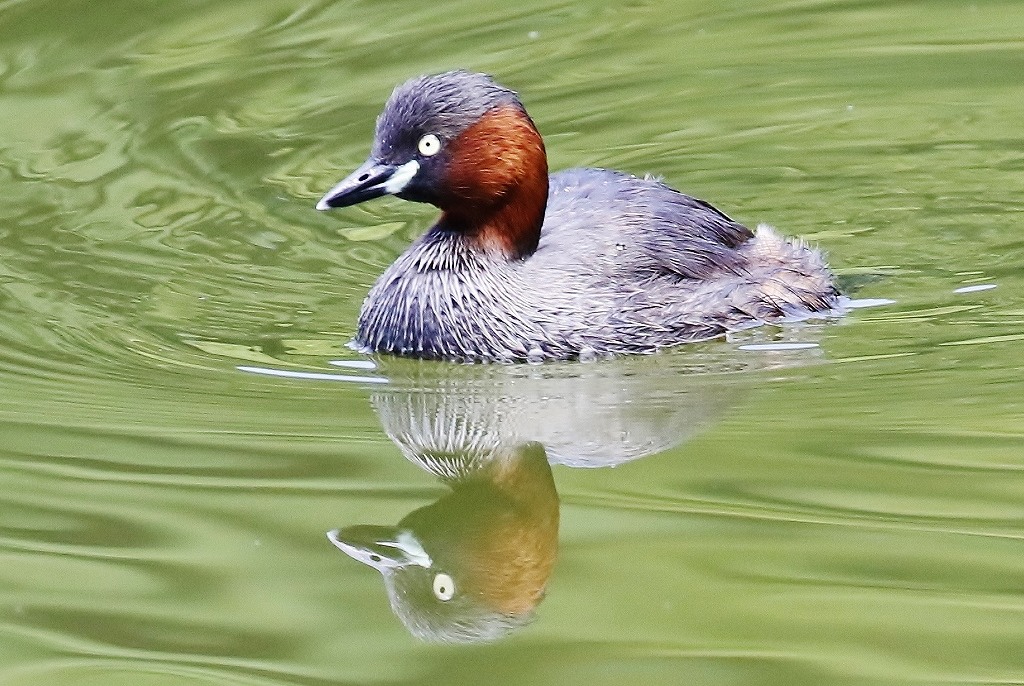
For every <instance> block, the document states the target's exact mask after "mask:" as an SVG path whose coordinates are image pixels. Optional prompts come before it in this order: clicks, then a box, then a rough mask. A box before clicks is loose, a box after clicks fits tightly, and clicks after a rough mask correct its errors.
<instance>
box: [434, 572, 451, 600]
mask: <svg viewBox="0 0 1024 686" xmlns="http://www.w3.org/2000/svg"><path fill="white" fill-rule="evenodd" d="M434 596H435V597H436V598H437V599H438V600H441V601H444V602H447V601H449V600H451V599H452V598H453V597H454V596H455V582H454V581H452V578H451V577H450V576H448V575H447V574H438V575H437V576H435V577H434Z"/></svg>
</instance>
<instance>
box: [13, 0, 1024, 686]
mask: <svg viewBox="0 0 1024 686" xmlns="http://www.w3.org/2000/svg"><path fill="white" fill-rule="evenodd" d="M452 67H468V68H473V69H480V70H486V71H489V72H491V73H494V74H495V75H496V76H497V77H498V78H499V79H500V80H501V81H502V82H503V83H505V84H507V85H509V86H510V87H513V88H515V89H517V90H518V91H519V92H520V93H521V94H522V97H523V100H524V102H525V104H526V106H527V107H528V109H529V110H530V112H531V114H532V116H533V117H534V119H535V120H536V122H537V124H538V126H539V128H540V130H541V132H542V133H543V134H544V136H545V138H546V141H547V146H548V151H549V155H550V159H551V165H552V167H553V168H562V167H567V166H578V165H597V166H608V167H615V168H621V169H625V170H628V171H631V172H635V173H648V172H650V173H655V174H658V175H661V176H663V177H664V178H665V179H666V181H668V182H669V183H671V184H672V185H674V186H676V187H679V188H682V189H684V190H686V191H688V192H690V193H691V194H694V195H697V196H699V197H703V198H706V199H708V200H710V201H712V202H714V203H715V204H716V205H718V206H719V207H720V208H721V209H723V210H724V211H726V212H728V213H729V214H730V215H732V216H734V217H735V218H737V219H738V220H741V221H744V222H746V223H749V224H755V223H757V222H759V221H766V222H770V223H772V224H775V225H777V226H778V227H779V228H780V229H781V230H783V231H784V232H786V233H789V234H795V235H800V236H803V237H804V238H805V239H807V240H808V241H811V242H813V243H815V244H818V245H820V246H821V247H822V248H824V249H825V250H826V251H827V253H828V255H829V259H830V261H831V263H832V264H833V265H834V266H835V268H836V270H837V272H838V273H839V274H840V275H841V277H842V279H843V283H844V285H845V287H846V288H847V290H848V292H849V293H850V294H851V295H852V296H853V297H856V298H862V299H885V300H891V301H893V302H892V303H891V304H888V305H884V306H876V307H869V308H864V309H859V310H855V311H853V312H851V314H850V315H849V316H847V317H846V318H844V319H843V320H842V321H839V322H834V323H830V324H809V325H802V326H794V327H788V328H786V329H763V330H760V331H757V332H749V333H747V334H744V335H741V336H736V337H734V338H731V339H730V340H728V341H717V342H712V343H708V344H700V345H694V346H689V347H685V348H682V349H680V350H678V351H674V352H671V353H666V354H664V355H659V356H657V357H653V358H647V359H644V360H619V361H613V362H607V363H600V364H595V365H547V366H543V367H521V368H494V369H489V370H485V371H481V370H480V369H479V368H473V369H465V368H459V367H455V366H452V365H442V364H430V363H416V362H400V361H399V362H395V361H383V362H381V363H379V364H377V365H374V366H372V367H371V365H368V364H366V363H367V362H368V360H367V358H363V357H361V356H359V355H356V354H355V353H353V352H352V351H351V350H349V349H347V348H346V347H345V343H346V342H347V341H348V340H349V339H350V337H351V335H352V333H353V325H354V322H355V317H356V313H357V311H358V307H359V303H360V302H361V299H362V297H363V296H364V294H365V292H366V290H367V288H368V287H369V285H370V284H371V283H372V282H373V279H374V278H375V277H376V275H377V274H379V273H380V271H381V270H382V269H383V268H384V267H385V266H386V265H387V264H388V263H389V262H390V261H391V260H392V259H394V257H395V256H396V255H397V254H399V252H401V250H403V249H404V247H405V246H406V245H407V244H408V243H409V241H410V240H411V239H412V238H413V237H414V236H416V235H418V234H419V233H420V232H421V231H422V230H423V229H424V228H425V227H426V226H428V225H429V223H430V221H431V218H432V216H433V211H432V209H431V208H428V207H423V206H416V205H411V204H407V203H402V202H401V201H397V200H381V201H377V202H374V203H370V204H367V205H364V206H360V207H357V208H353V209H350V210H345V211H339V212H334V213H328V214H323V213H317V212H315V211H313V209H312V206H313V204H314V203H315V201H316V199H317V198H318V197H319V196H320V195H321V194H322V192H323V191H324V190H325V189H327V188H329V187H330V186H331V185H332V184H333V183H334V182H335V181H336V180H337V179H338V178H340V177H341V175H343V174H345V173H347V172H348V171H349V170H351V169H352V168H354V167H355V166H356V165H357V164H358V163H359V162H360V161H361V160H362V159H363V158H364V156H365V154H366V152H367V150H368V148H369V143H370V137H371V134H372V128H373V120H374V117H375V116H376V114H377V112H378V111H379V108H380V106H381V104H382V103H383V101H384V99H385V98H386V97H387V95H388V93H389V92H390V90H391V88H392V87H393V86H394V85H395V84H396V83H398V82H400V81H402V80H404V79H405V78H408V77H409V76H412V75H416V74H419V73H423V72H429V71H436V70H441V69H447V68H452ZM1021 73H1024V10H1022V9H1021V7H1020V6H1019V4H1018V3H1015V2H1010V1H1005V2H999V1H992V2H983V3H974V4H971V3H962V2H943V1H939V0H931V1H924V0H922V1H920V2H900V3H873V2H818V1H815V0H809V1H806V2H787V3H781V4H780V3H769V2H716V3H710V4H709V3H697V2H673V3H669V2H664V3H656V2H638V3H630V4H627V5H623V6H618V5H607V4H602V3H595V2H588V3H554V4H552V3H537V2H527V3H525V4H520V5H517V6H515V7H512V6H509V7H499V6H495V5H494V4H493V3H484V2H479V1H475V0H469V1H466V2H457V3H447V4H443V5H440V4H439V5H436V6H428V5H420V4H415V3H372V2H314V3H310V2H300V1H294V2H292V1H285V0H275V1H271V2H265V3H261V4H254V3H247V2H235V1H230V0H228V1H225V2H219V3H213V4H211V3H194V2H181V1H176V0H171V1H165V2H161V3H156V2H142V3H140V2H105V3H92V4H88V3H70V4H69V3H66V2H65V3H60V4H58V3H55V2H45V1H43V0H24V1H22V2H5V3H0V181H2V184H3V188H4V202H3V203H2V204H0V483H3V485H4V487H3V488H2V489H0V682H3V683H5V684H15V685H22V684H40V683H45V684H54V685H57V686H59V685H61V684H78V683H102V684H120V683H124V684H133V685H134V684H147V685H148V684H153V685H157V684H161V685H162V684H259V685H271V684H327V683H331V684H333V683H349V682H351V683H365V682H373V683H434V682H443V683H471V684H476V683H573V682H583V681H585V682H587V683H593V684H620V683H623V682H630V683H633V682H636V683H686V682H689V683H697V684H733V683H758V684H774V683H778V684H823V683H830V684H834V683H851V684H852V683H857V684H862V683H908V682H923V683H972V684H974V683H1018V682H1019V681H1021V679H1022V675H1024V651H1021V649H1020V646H1021V645H1022V644H1024V595H1022V588H1024V563H1022V561H1021V560H1022V559H1024V558H1022V554H1021V553H1022V550H1024V548H1022V540H1021V539H1022V536H1024V473H1022V472H1024V428H1022V427H1024V421H1022V420H1024V403H1022V401H1021V397H1022V394H1021V382H1020V376H1021V363H1020V360H1021V352H1020V350H1021V347H1020V346H1021V343H1022V341H1024V284H1022V276H1021V270H1020V264H1021V263H1022V261H1024V244H1022V241H1021V238H1020V230H1021V226H1020V225H1021V220H1022V217H1024V212H1022V209H1024V207H1022V200H1021V198H1022V197H1024V134H1022V133H1021V127H1020V103H1021V102H1022V99H1024V85H1022V81H1021V79H1020V76H1019V75H1020V74H1021ZM779 343H783V344H791V343H803V344H808V345H805V346H786V345H783V346H779V345H776V344H779ZM766 346H767V347H766ZM338 360H342V361H347V362H350V363H352V362H355V363H357V364H356V365H355V366H354V367H353V366H351V365H350V366H348V367H338V366H334V365H331V364H330V363H331V362H332V361H338ZM240 368H249V369H262V370H266V369H273V370H286V371H294V372H299V373H303V374H304V373H310V372H312V373H315V374H319V375H334V376H335V377H340V378H297V377H282V376H268V375H266V374H260V373H253V372H252V371H244V370H243V369H240ZM353 377H354V378H353ZM382 380H386V381H387V383H381V381H382ZM403 393H406V395H402V394H403ZM410 393H411V395H410ZM417 394H422V397H424V398H428V399H430V403H433V404H425V401H424V402H420V401H417V400H415V399H416V398H419V397H421V395H417ZM438 402H440V403H441V407H443V408H444V411H443V412H440V411H438V410H437V408H438V405H437V403H438ZM428 407H429V408H433V409H432V410H431V412H433V414H432V415H430V416H432V417H435V418H438V417H440V418H444V419H445V420H446V423H444V424H443V425H442V424H441V423H437V424H431V425H430V426H432V427H435V428H438V427H442V428H443V427H448V428H450V427H451V426H455V427H456V428H458V430H459V431H461V432H462V433H461V434H459V435H460V436H462V437H463V438H465V437H466V436H468V435H481V436H491V437H497V438H494V441H493V442H492V443H490V444H488V445H493V444H497V443H500V441H498V438H500V439H501V441H508V440H511V441H512V442H513V443H514V444H516V445H524V444H529V445H534V446H536V445H540V446H542V447H543V449H544V455H545V457H546V458H547V459H548V460H549V461H550V462H551V463H552V468H551V478H552V479H553V484H554V486H555V488H556V491H557V498H558V505H559V527H558V536H557V559H556V561H555V562H554V564H553V567H552V569H551V571H550V576H549V578H548V579H547V582H546V589H547V590H546V595H545V596H544V597H543V599H542V600H540V601H539V602H538V603H537V605H536V607H535V608H534V613H533V615H532V621H531V622H529V623H528V624H527V625H526V626H524V627H521V628H518V629H517V630H515V631H514V632H512V633H510V634H509V635H508V636H506V637H505V638H504V639H503V640H500V641H497V642H495V643H492V644H488V645H473V646H445V645H435V644H431V643H424V642H420V641H417V640H416V639H414V638H413V637H411V636H410V635H409V633H407V631H406V629H405V627H404V625H403V624H402V622H401V621H399V619H398V618H396V617H395V616H394V615H393V614H392V612H391V610H390V608H389V603H388V600H387V597H386V594H385V592H384V589H383V586H382V584H381V581H380V577H379V575H377V574H376V573H374V572H373V570H371V569H368V568H367V567H365V566H364V565H360V564H359V563H357V562H355V561H354V560H352V559H349V558H348V557H346V556H345V555H343V554H341V553H340V552H339V551H338V550H336V549H335V548H334V547H333V546H331V544H330V543H329V542H328V541H327V539H326V538H325V536H324V534H325V532H326V531H327V530H329V529H334V528H336V527H345V526H350V525H353V524H378V525H391V524H395V523H396V522H398V521H399V520H401V519H402V518H403V517H404V516H406V515H407V514H408V513H410V512H413V511H416V510H417V509H418V508H423V507H425V506H429V505H430V504H431V503H435V502H437V501H438V500H439V499H442V498H444V497H445V494H447V493H448V492H449V488H448V487H446V486H445V485H444V484H443V483H441V481H439V480H438V478H437V476H436V475H435V474H432V473H428V472H427V471H424V470H423V469H421V468H420V465H417V464H416V463H415V462H413V461H410V459H407V457H408V455H409V454H411V453H410V452H409V449H408V446H407V445H404V444H402V443H401V441H399V442H395V441H394V440H393V438H395V436H399V435H412V434H410V433H409V431H406V433H405V434H401V432H398V431H396V427H399V428H401V427H402V426H405V425H403V424H401V422H402V421H403V420H402V418H403V417H404V418H405V420H407V421H410V422H411V421H413V420H415V419H416V418H420V419H422V418H423V417H424V416H425V415H422V414H416V413H417V412H421V413H422V412H424V411H425V410H424V408H428ZM453 418H454V424H452V422H451V421H450V420H452V419H453ZM460 422H461V423H460ZM411 425H412V424H410V426H411ZM417 426H418V427H419V430H420V431H421V432H422V429H423V426H424V425H423V423H422V422H420V423H419V424H418V425H417ZM406 428H408V427H406ZM474 431H476V432H477V433H476V434H474V433H473V432H474ZM456 433H457V432H456ZM430 435H438V434H437V433H436V432H435V433H434V434H430ZM446 435H447V434H446ZM510 437H511V438H510ZM528 442H533V443H532V444H531V443H528ZM532 449H533V450H536V448H532ZM613 464H614V465H616V466H614V467H612V466H610V465H613Z"/></svg>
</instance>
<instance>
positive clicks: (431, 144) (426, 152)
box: [416, 133, 441, 157]
mask: <svg viewBox="0 0 1024 686" xmlns="http://www.w3.org/2000/svg"><path fill="white" fill-rule="evenodd" d="M416 149H417V150H419V151H420V154H421V155H423V156H424V157H433V156H434V155H436V154H437V153H438V152H440V150H441V139H440V138H438V137H437V136H435V135H434V134H432V133H428V134H427V135H426V136H424V137H423V138H421V139H420V142H419V143H418V144H417V145H416Z"/></svg>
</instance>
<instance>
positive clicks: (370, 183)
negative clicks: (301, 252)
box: [316, 157, 420, 210]
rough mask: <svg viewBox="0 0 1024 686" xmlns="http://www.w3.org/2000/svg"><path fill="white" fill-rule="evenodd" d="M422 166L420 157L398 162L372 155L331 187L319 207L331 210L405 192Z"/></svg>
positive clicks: (318, 204) (319, 208)
mask: <svg viewBox="0 0 1024 686" xmlns="http://www.w3.org/2000/svg"><path fill="white" fill-rule="evenodd" d="M419 169H420V164H419V162H417V161H416V160H409V161H408V162H406V163H405V164H399V165H395V164H385V163H384V162H378V161H377V160H375V159H373V158H372V157H371V158H370V159H368V160H366V161H365V162H363V164H362V165H360V167H359V168H358V169H356V170H355V171H354V172H352V173H351V174H349V175H348V176H346V177H345V178H344V179H342V180H341V181H340V182H339V183H338V185H336V186H335V187H334V188H332V189H331V190H329V191H328V192H327V195H325V196H324V197H322V198H321V199H320V202H318V203H317V204H316V208H317V209H318V210H329V209H331V208H333V207H349V206H350V205H355V204H357V203H361V202H363V201H365V200H372V199H373V198H379V197H381V196H382V195H394V194H395V193H401V192H402V189H404V188H405V187H406V186H407V185H409V182H410V181H412V179H413V177H414V176H416V172H418V171H419Z"/></svg>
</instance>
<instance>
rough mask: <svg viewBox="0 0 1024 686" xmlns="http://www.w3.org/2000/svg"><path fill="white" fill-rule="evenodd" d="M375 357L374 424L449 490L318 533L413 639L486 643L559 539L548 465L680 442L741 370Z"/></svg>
mask: <svg viewBox="0 0 1024 686" xmlns="http://www.w3.org/2000/svg"><path fill="white" fill-rule="evenodd" d="M690 359H692V358H690ZM759 360H760V361H761V362H765V361H766V358H759ZM768 362H771V361H770V360H768ZM775 362H778V360H775ZM384 364H387V365H388V368H387V369H385V370H382V371H384V372H385V373H386V375H387V376H388V378H389V379H390V380H391V383H390V384H389V385H387V386H384V387H382V390H380V391H376V392H375V393H374V395H373V396H372V397H371V401H372V403H373V405H374V408H375V409H376V411H377V414H378V416H379V417H380V419H381V423H382V424H383V426H384V430H385V431H386V432H387V434H388V436H389V437H390V438H391V439H392V440H393V441H394V442H395V444H396V445H397V446H398V447H399V449H400V450H401V452H402V454H403V455H404V456H405V457H406V458H407V459H408V460H409V461H411V462H412V463H414V464H416V465H417V466H419V467H420V468H422V469H424V470H425V471H427V472H430V473H431V474H433V475H434V476H435V477H437V478H439V479H440V480H441V481H443V482H444V483H445V484H446V485H447V486H448V487H450V489H451V491H450V492H449V493H448V494H446V495H445V496H443V497H442V498H441V499H440V500H438V501H437V502H435V503H433V504H430V505H427V506H425V507H421V508H419V509H417V510H414V511H413V512H411V513H409V514H408V515H406V516H405V517H404V518H403V519H402V520H401V521H400V522H399V523H398V524H397V525H395V526H373V525H357V526H350V527H345V528H341V529H335V530H333V531H330V532H329V533H328V538H329V539H330V540H331V542H332V543H333V544H334V545H335V546H337V547H338V548H339V549H341V550H342V551H344V552H345V553H346V554H348V555H349V556H350V557H352V558H354V559H356V560H359V561H360V562H362V563H364V564H367V565H369V566H371V567H373V568H374V569H376V570H377V571H378V572H380V573H381V575H382V577H383V580H384V585H385V587H386V589H387V593H388V597H389V599H390V601H391V607H392V609H393V611H394V612H395V614H396V615H397V616H398V617H399V618H400V619H401V620H402V622H403V624H404V625H405V626H406V628H407V629H408V630H409V631H410V632H411V633H412V634H413V635H414V636H416V637H418V638H421V639H424V640H428V641H438V642H447V643H468V642H479V641H494V640H497V639H499V638H501V637H503V636H505V635H507V634H508V633H509V632H511V631H513V630H515V629H517V628H518V627H521V626H523V625H524V624H526V623H528V622H529V621H530V620H531V618H532V617H533V613H534V610H535V608H536V607H537V605H538V603H539V602H540V601H541V600H542V599H543V597H544V590H545V586H546V584H547V581H548V579H549V577H550V575H551V572H552V569H553V567H554V563H555V557H556V553H557V547H558V519H559V504H558V494H557V492H556V490H555V483H554V480H553V478H552V473H551V466H550V465H552V464H555V465H565V466H570V467H614V466H616V465H619V464H622V463H624V462H629V461H631V460H635V459H638V458H641V457H644V456H647V455H652V454H655V453H659V452H663V451H665V450H667V449H669V448H671V447H673V446H676V445H679V444H681V443H683V442H685V441H686V440H687V439H689V438H690V437H691V436H692V435H693V434H695V433H697V432H698V431H700V430H701V429H702V428H704V427H705V426H707V425H708V424H709V423H710V422H711V421H713V420H714V419H715V418H716V417H717V416H719V415H720V414H721V412H722V411H723V410H724V409H725V408H726V407H728V406H729V405H730V404H731V402H732V399H733V398H734V397H735V395H736V393H737V392H738V391H739V390H740V388H741V383H740V381H741V379H742V376H743V375H737V374H735V373H730V372H736V371H746V370H748V369H749V366H750V364H747V365H737V364H736V363H735V360H734V359H733V360H730V361H729V362H728V368H726V369H718V370H717V371H716V372H715V373H699V374H693V373H692V371H693V370H691V369H678V368H677V369H673V368H671V366H669V365H666V363H665V360H664V359H663V360H662V361H661V362H658V361H657V360H651V359H633V360H622V361H612V362H608V363H602V364H598V365H564V366H550V367H549V366H545V367H522V366H499V365H487V366H480V365H477V366H462V367H453V366H450V365H449V366H444V367H443V368H442V367H440V366H439V365H436V364H431V363H424V362H409V361H390V362H385V363H384ZM719 366H721V365H719ZM759 366H777V365H776V364H767V365H765V364H761V365H759ZM745 368H746V369H745ZM703 371H705V372H706V371H707V370H706V369H705V370H703Z"/></svg>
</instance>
